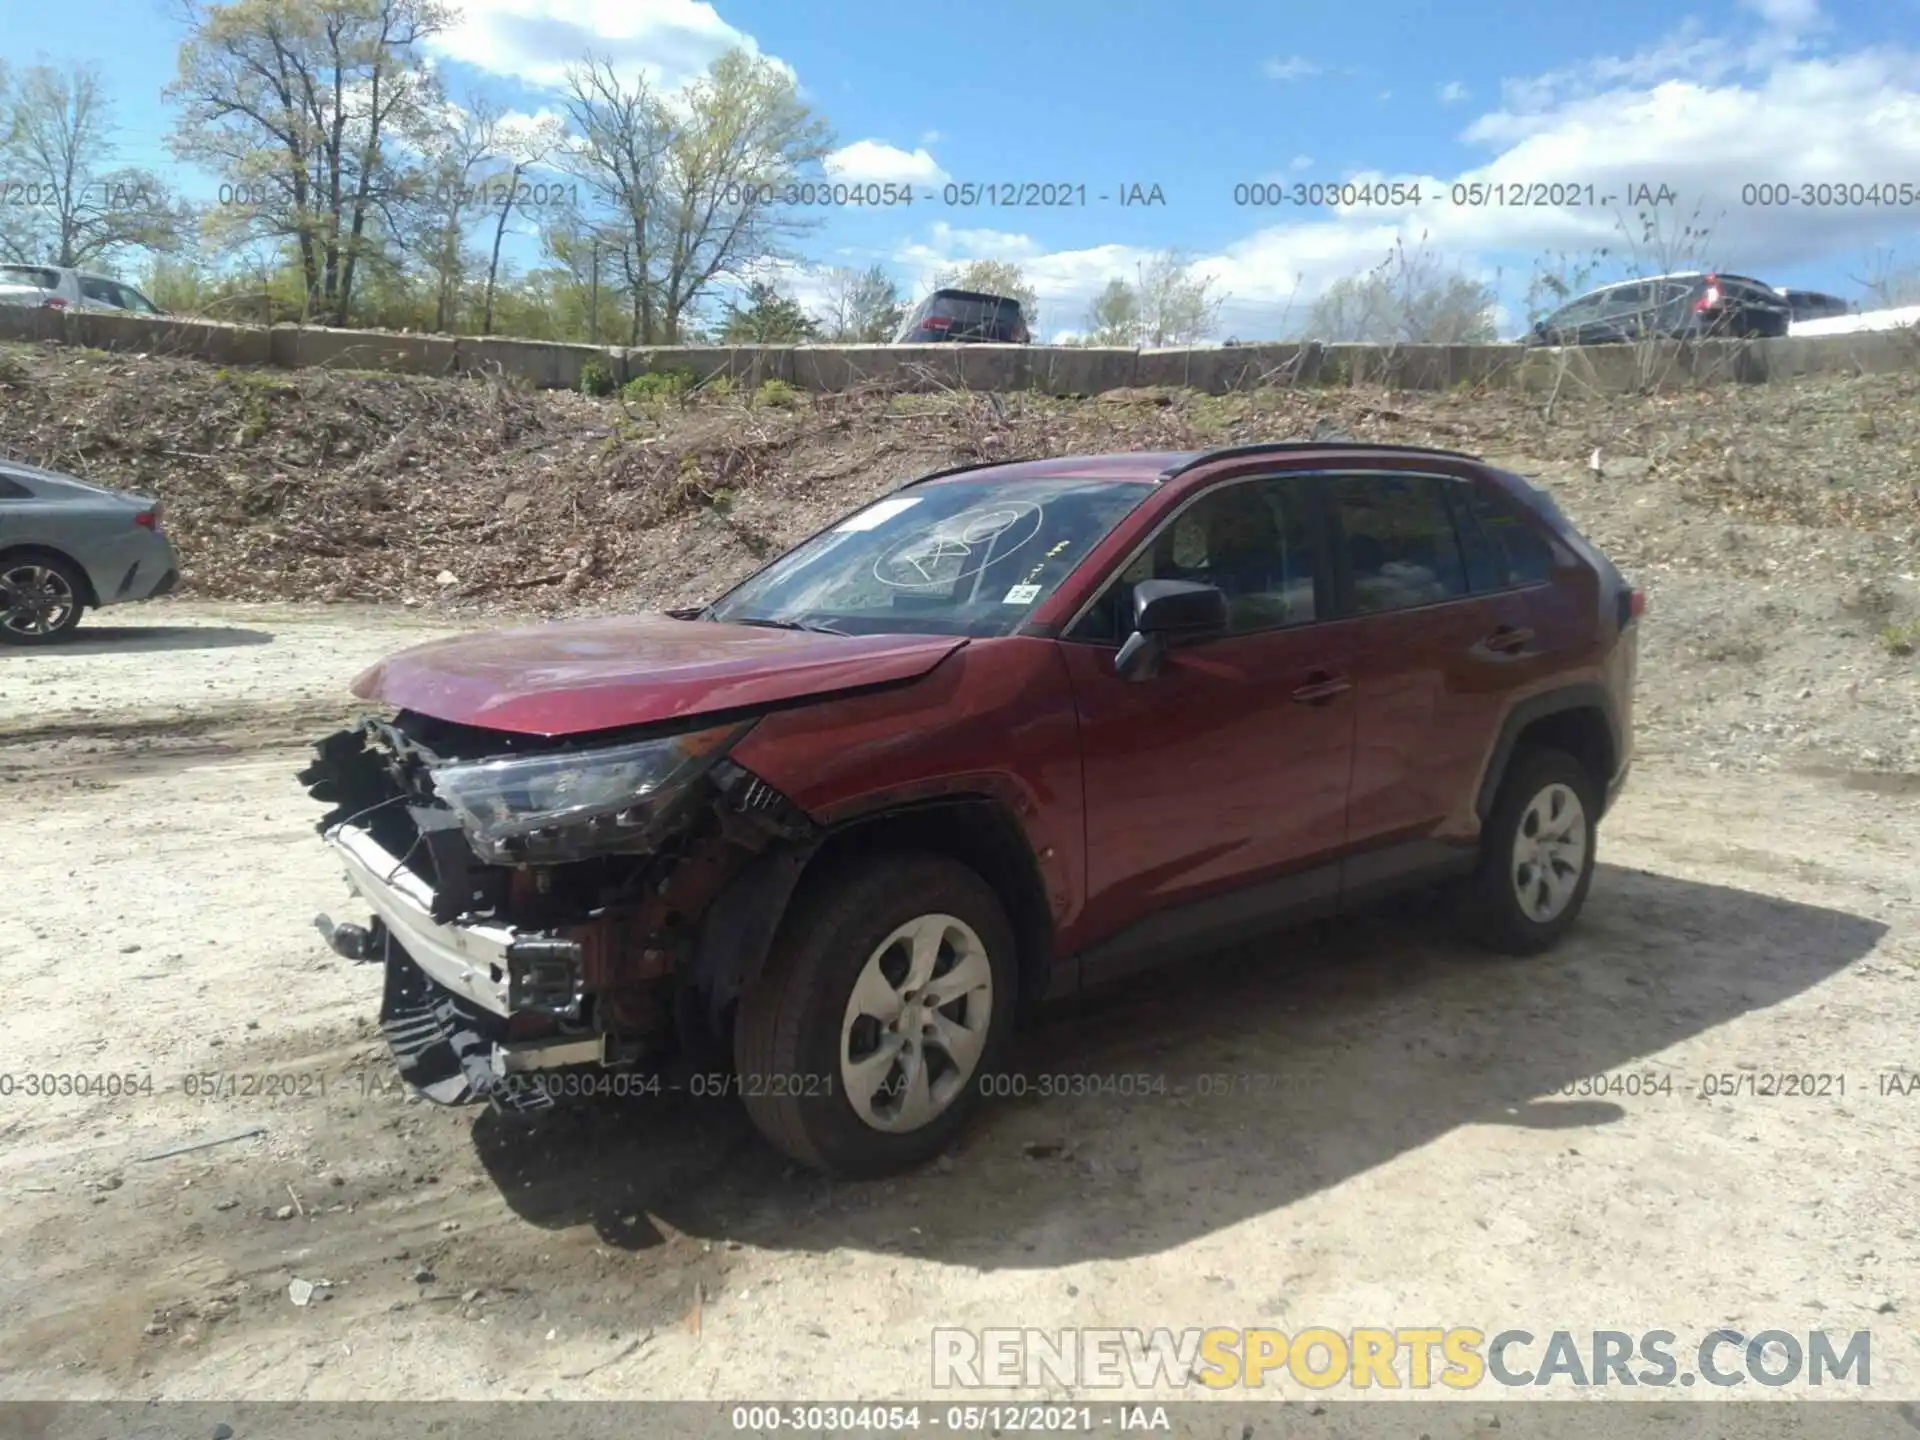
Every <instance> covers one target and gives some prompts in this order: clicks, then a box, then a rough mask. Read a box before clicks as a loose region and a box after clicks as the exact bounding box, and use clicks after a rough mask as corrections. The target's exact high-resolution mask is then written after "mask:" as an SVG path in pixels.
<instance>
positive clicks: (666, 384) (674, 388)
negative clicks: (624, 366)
mask: <svg viewBox="0 0 1920 1440" xmlns="http://www.w3.org/2000/svg"><path fill="white" fill-rule="evenodd" d="M692 388H693V372H692V371H691V370H649V371H647V373H646V374H644V375H636V376H634V377H633V379H631V380H629V381H628V382H627V384H626V388H625V389H623V390H622V391H621V392H620V393H621V394H622V395H624V396H625V397H626V398H627V399H629V400H633V401H641V400H677V399H679V398H680V397H681V396H683V395H685V394H686V393H687V392H688V391H689V390H691V389H692Z"/></svg>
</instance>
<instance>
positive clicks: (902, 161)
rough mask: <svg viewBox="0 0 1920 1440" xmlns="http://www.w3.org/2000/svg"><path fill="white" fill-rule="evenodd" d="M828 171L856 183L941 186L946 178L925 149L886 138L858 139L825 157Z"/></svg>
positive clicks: (840, 178)
mask: <svg viewBox="0 0 1920 1440" xmlns="http://www.w3.org/2000/svg"><path fill="white" fill-rule="evenodd" d="M825 163H826V169H827V173H828V174H829V175H831V176H832V177H833V178H834V179H836V180H845V181H849V182H852V183H857V184H885V183H901V184H911V185H938V184H941V183H942V182H944V181H945V180H946V178H947V172H946V171H944V170H942V169H941V168H940V166H939V165H938V163H936V162H935V160H934V158H933V156H932V155H930V154H928V153H927V152H926V151H925V150H924V149H921V150H912V151H908V150H902V149H900V148H899V147H898V146H895V145H889V144H887V143H886V142H885V141H883V140H856V141H854V142H853V143H852V144H851V145H844V146H842V147H841V148H840V149H838V150H836V151H834V152H833V153H832V154H831V155H829V156H827V158H826V162H825Z"/></svg>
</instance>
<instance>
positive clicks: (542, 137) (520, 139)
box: [480, 116, 565, 335]
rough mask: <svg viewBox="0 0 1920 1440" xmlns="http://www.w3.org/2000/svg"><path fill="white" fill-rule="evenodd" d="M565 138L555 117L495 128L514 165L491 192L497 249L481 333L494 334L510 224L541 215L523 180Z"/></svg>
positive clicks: (508, 120) (509, 121) (515, 120)
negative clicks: (497, 292) (502, 251)
mask: <svg viewBox="0 0 1920 1440" xmlns="http://www.w3.org/2000/svg"><path fill="white" fill-rule="evenodd" d="M564 138H565V132H564V129H563V127H562V125H561V123H560V121H559V120H558V119H556V118H555V117H552V116H534V117H506V116H503V117H501V118H500V121H499V123H498V124H497V126H496V127H495V139H496V143H497V144H498V145H499V148H500V150H501V152H502V154H503V155H504V157H505V159H506V160H507V162H508V163H509V165H510V167H511V168H510V169H509V170H508V171H507V173H506V175H505V177H504V179H503V180H502V181H501V182H500V183H498V184H496V185H495V186H494V187H492V189H490V191H489V194H490V195H491V197H492V210H493V247H492V249H491V250H490V251H489V252H488V254H487V288H486V299H485V301H484V303H483V306H482V315H481V322H480V332H481V333H482V334H483V335H491V334H492V333H493V296H494V291H495V288H496V286H497V285H498V282H499V278H500V246H501V243H502V242H503V241H504V240H505V239H506V238H507V224H508V221H510V220H511V219H512V218H513V216H514V215H516V214H520V215H528V216H535V215H537V213H538V211H539V209H540V207H539V205H538V203H537V202H536V203H534V204H533V205H532V206H531V207H530V206H529V204H528V201H527V199H526V197H525V195H524V193H523V187H522V183H521V182H522V179H523V177H525V176H526V174H527V173H528V172H529V171H531V170H532V169H534V167H536V166H538V165H541V164H543V163H545V161H546V159H547V157H548V156H549V155H551V154H552V153H553V152H554V151H555V150H556V149H558V148H559V146H560V144H561V143H562V141H563V140H564Z"/></svg>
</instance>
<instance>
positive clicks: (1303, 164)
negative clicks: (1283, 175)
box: [1289, 155, 1313, 170]
mask: <svg viewBox="0 0 1920 1440" xmlns="http://www.w3.org/2000/svg"><path fill="white" fill-rule="evenodd" d="M1289 164H1290V166H1291V168H1292V169H1295V170H1311V169H1312V168H1313V157H1312V156H1311V155H1296V156H1294V157H1293V159H1292V160H1291V161H1290V162H1289Z"/></svg>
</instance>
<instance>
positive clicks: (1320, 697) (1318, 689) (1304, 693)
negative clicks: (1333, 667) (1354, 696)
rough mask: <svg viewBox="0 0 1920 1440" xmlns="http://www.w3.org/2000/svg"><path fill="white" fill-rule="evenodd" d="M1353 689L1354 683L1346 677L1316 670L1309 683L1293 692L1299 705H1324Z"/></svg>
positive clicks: (1309, 678)
mask: <svg viewBox="0 0 1920 1440" xmlns="http://www.w3.org/2000/svg"><path fill="white" fill-rule="evenodd" d="M1352 688H1353V682H1352V681H1351V680H1349V679H1347V677H1346V676H1344V675H1330V674H1328V673H1327V672H1326V671H1325V670H1316V671H1314V672H1313V674H1311V675H1309V676H1308V677H1307V683H1306V684H1304V685H1302V686H1301V687H1300V688H1299V689H1298V690H1295V691H1294V692H1293V699H1294V703H1295V704H1297V705H1324V704H1326V703H1327V702H1328V701H1329V700H1331V699H1333V697H1334V696H1336V695H1339V694H1343V693H1344V692H1346V691H1348V690H1351V689H1352Z"/></svg>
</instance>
